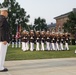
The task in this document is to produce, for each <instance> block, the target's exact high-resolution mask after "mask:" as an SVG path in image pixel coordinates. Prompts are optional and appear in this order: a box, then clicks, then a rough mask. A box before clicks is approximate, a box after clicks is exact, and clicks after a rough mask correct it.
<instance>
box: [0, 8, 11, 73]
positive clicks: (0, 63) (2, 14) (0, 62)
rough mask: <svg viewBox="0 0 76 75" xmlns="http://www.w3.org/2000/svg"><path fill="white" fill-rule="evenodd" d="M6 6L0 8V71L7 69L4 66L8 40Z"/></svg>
mask: <svg viewBox="0 0 76 75" xmlns="http://www.w3.org/2000/svg"><path fill="white" fill-rule="evenodd" d="M7 17H8V8H1V9H0V72H6V71H8V69H7V68H4V61H5V56H6V52H7V47H8V43H9V41H10V39H9V38H10V35H9V34H10V28H9V24H8V22H7Z"/></svg>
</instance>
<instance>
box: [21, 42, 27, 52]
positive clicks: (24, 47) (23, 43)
mask: <svg viewBox="0 0 76 75" xmlns="http://www.w3.org/2000/svg"><path fill="white" fill-rule="evenodd" d="M22 50H23V51H26V46H25V42H22Z"/></svg>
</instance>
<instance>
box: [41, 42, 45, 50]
mask: <svg viewBox="0 0 76 75" xmlns="http://www.w3.org/2000/svg"><path fill="white" fill-rule="evenodd" d="M41 50H43V51H44V50H45V47H44V43H43V42H41Z"/></svg>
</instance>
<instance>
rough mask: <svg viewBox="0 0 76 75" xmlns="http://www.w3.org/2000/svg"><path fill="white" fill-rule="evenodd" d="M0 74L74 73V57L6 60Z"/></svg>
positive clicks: (70, 74)
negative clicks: (6, 69) (4, 68)
mask: <svg viewBox="0 0 76 75" xmlns="http://www.w3.org/2000/svg"><path fill="white" fill-rule="evenodd" d="M5 67H7V68H8V69H9V71H8V72H0V75H76V58H60V59H40V60H21V61H6V62H5Z"/></svg>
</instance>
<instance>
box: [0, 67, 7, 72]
mask: <svg viewBox="0 0 76 75" xmlns="http://www.w3.org/2000/svg"><path fill="white" fill-rule="evenodd" d="M7 71H8V69H7V68H4V69H3V70H0V72H7Z"/></svg>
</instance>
